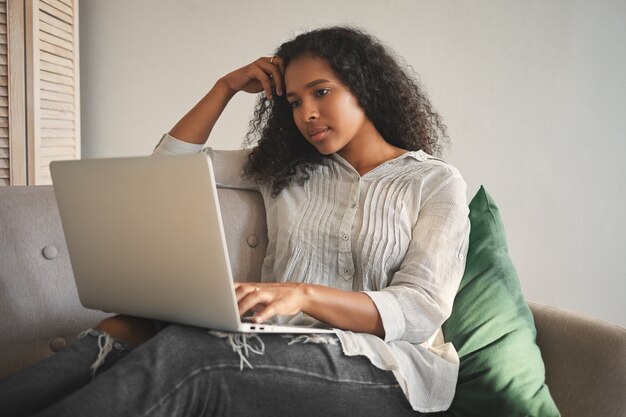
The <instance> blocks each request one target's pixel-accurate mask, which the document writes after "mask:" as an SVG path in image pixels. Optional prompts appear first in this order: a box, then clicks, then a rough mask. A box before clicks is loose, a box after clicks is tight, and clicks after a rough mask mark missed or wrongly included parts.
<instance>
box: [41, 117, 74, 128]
mask: <svg viewBox="0 0 626 417" xmlns="http://www.w3.org/2000/svg"><path fill="white" fill-rule="evenodd" d="M41 128H42V129H73V128H74V121H73V120H55V119H41Z"/></svg>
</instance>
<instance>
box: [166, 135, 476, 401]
mask: <svg viewBox="0 0 626 417" xmlns="http://www.w3.org/2000/svg"><path fill="white" fill-rule="evenodd" d="M200 151H203V152H205V153H206V154H207V155H208V156H210V157H211V159H212V162H213V166H214V170H215V175H216V181H217V182H218V184H220V185H222V186H225V187H232V188H244V189H253V190H257V191H259V192H260V193H261V195H262V196H263V201H264V203H265V209H266V213H267V229H268V238H269V242H268V247H267V253H266V256H265V260H264V263H263V268H262V274H261V277H260V279H261V281H279V282H288V281H297V282H305V283H311V284H318V285H326V286H329V287H334V288H338V289H342V290H353V291H362V292H364V293H365V294H367V295H368V296H369V297H370V298H371V299H372V300H373V301H374V303H375V305H376V307H377V308H378V312H379V314H380V316H381V318H382V323H383V327H384V329H385V340H382V339H380V338H378V337H376V336H373V335H369V334H361V333H354V332H350V331H338V332H337V335H338V337H339V340H340V341H341V345H342V348H343V351H344V353H345V354H346V355H348V356H354V355H364V356H366V357H368V358H369V359H370V361H371V363H372V364H373V365H374V366H376V367H378V368H380V369H384V370H388V371H391V372H393V373H394V375H395V377H396V379H397V380H398V383H399V384H400V386H401V387H402V389H403V391H404V393H405V395H406V396H407V399H408V400H409V402H410V403H411V405H412V407H413V409H415V410H417V411H421V412H435V411H441V410H445V409H447V408H448V407H449V406H450V404H451V402H452V399H453V397H454V392H455V388H456V381H457V376H458V366H459V359H458V355H457V353H456V350H455V349H454V347H453V346H452V344H450V343H444V340H443V335H442V334H441V329H440V327H441V325H442V324H443V322H444V321H445V320H446V319H447V318H448V317H449V315H450V313H451V311H452V303H453V301H454V296H455V294H456V291H457V289H458V286H459V283H460V281H461V277H462V275H463V271H464V269H465V256H466V255H467V246H468V237H469V230H470V224H469V219H468V214H469V209H468V205H467V200H466V184H465V181H464V180H463V177H462V176H461V175H460V173H459V171H458V170H457V169H455V168H454V167H452V166H450V165H449V164H447V163H445V162H443V161H441V160H439V159H436V158H434V157H432V156H430V155H428V154H427V153H425V152H423V151H414V152H408V153H405V154H404V155H401V156H399V157H397V158H395V159H393V160H390V161H387V162H385V163H383V164H382V165H380V166H378V167H377V168H375V169H374V170H372V171H369V172H367V173H366V174H365V175H362V176H361V175H359V173H358V172H357V171H356V170H355V169H354V168H353V167H352V166H351V165H350V164H349V163H348V162H347V161H346V160H344V159H343V158H341V157H340V156H339V155H337V154H333V155H330V157H328V158H326V159H325V160H324V163H323V164H322V165H320V166H319V167H318V168H317V169H316V170H315V171H313V172H311V174H310V179H309V180H308V181H307V182H306V183H305V184H304V185H302V186H300V185H298V184H295V183H292V184H290V185H289V186H288V187H287V188H285V189H284V190H283V191H282V192H281V193H280V194H279V195H278V196H277V197H275V198H273V197H271V195H270V194H271V187H269V186H267V185H258V184H256V183H255V182H254V181H253V180H251V179H243V178H242V177H241V172H242V167H243V164H244V162H245V161H246V160H247V156H248V153H249V150H237V151H216V150H213V149H211V148H204V149H203V145H196V144H190V143H187V142H183V141H180V140H177V139H175V138H173V137H171V136H169V135H164V136H163V138H162V139H161V141H160V142H159V144H158V145H157V147H156V148H155V150H154V153H155V154H159V155H172V154H183V153H195V152H200ZM277 321H279V322H280V323H281V324H304V323H306V324H308V325H311V324H312V323H311V322H312V321H313V322H314V321H315V320H314V319H312V318H311V317H308V316H305V315H304V314H302V313H301V314H298V315H296V316H291V317H282V320H281V319H280V318H279V319H278V320H277Z"/></svg>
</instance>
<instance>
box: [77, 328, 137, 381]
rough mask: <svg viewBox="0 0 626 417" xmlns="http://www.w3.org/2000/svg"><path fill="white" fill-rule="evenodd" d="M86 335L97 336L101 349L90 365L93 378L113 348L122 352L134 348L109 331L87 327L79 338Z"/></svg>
mask: <svg viewBox="0 0 626 417" xmlns="http://www.w3.org/2000/svg"><path fill="white" fill-rule="evenodd" d="M86 336H93V337H95V338H97V340H98V348H99V349H100V350H99V352H98V356H97V357H96V360H95V361H94V362H93V363H92V364H91V366H90V369H91V377H92V379H93V378H95V377H96V373H97V372H98V369H99V368H100V366H102V364H104V362H105V361H106V358H107V357H108V356H109V353H111V351H112V350H113V349H115V350H117V351H119V352H120V353H122V352H126V351H130V350H131V349H132V347H131V346H130V345H129V344H128V343H127V342H125V341H123V340H121V339H116V338H114V337H112V336H111V335H110V334H108V333H107V332H102V331H99V330H94V329H87V330H85V331H84V332H82V333H80V334H79V335H78V339H82V338H83V337H86Z"/></svg>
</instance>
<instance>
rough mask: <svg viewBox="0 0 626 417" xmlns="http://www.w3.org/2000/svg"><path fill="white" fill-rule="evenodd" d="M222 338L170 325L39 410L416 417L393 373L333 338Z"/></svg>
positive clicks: (57, 412)
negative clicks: (343, 348)
mask: <svg viewBox="0 0 626 417" xmlns="http://www.w3.org/2000/svg"><path fill="white" fill-rule="evenodd" d="M224 336H225V335H216V334H215V333H211V334H210V333H209V332H208V331H207V330H205V329H200V328H195V327H187V326H179V325H170V326H168V327H166V328H165V329H163V330H162V331H161V332H160V333H159V334H157V335H156V336H155V337H154V338H153V339H151V340H150V341H148V342H147V343H145V344H143V345H142V346H140V347H139V348H136V349H135V350H133V351H131V352H130V353H128V354H127V355H126V356H124V357H123V358H122V359H120V361H119V362H118V363H117V364H116V365H115V366H112V367H111V368H110V369H108V370H106V371H105V372H102V373H101V374H100V375H99V376H98V377H96V378H95V379H94V380H93V381H92V382H91V383H89V384H87V385H86V386H84V387H83V388H81V389H80V390H78V391H76V392H75V393H74V394H72V395H70V396H68V397H66V398H65V399H63V400H62V401H60V402H58V403H57V404H55V405H53V406H52V407H50V408H48V409H46V410H45V411H44V412H42V413H41V414H40V415H41V416H49V415H50V416H52V415H79V414H80V415H94V416H95V415H100V414H102V415H105V414H106V415H111V414H115V415H133V416H136V415H151V416H157V415H164V416H165V415H167V416H171V415H192V416H203V415H210V416H218V415H247V414H251V413H254V415H257V416H263V415H267V416H270V415H272V416H275V415H290V414H295V413H297V414H298V415H299V416H307V415H319V414H322V413H323V414H329V415H347V414H353V413H357V414H359V415H381V414H382V415H385V414H390V415H394V416H396V415H398V416H399V415H419V413H413V412H412V410H411V408H410V406H409V404H408V401H407V400H406V398H405V397H404V394H403V392H402V390H401V389H400V387H399V386H398V384H397V381H396V380H395V377H394V376H393V374H392V373H391V372H386V371H382V370H379V369H377V368H375V367H374V366H372V365H371V363H370V362H369V361H368V359H367V358H365V357H361V356H356V357H346V356H344V355H343V353H342V351H341V346H340V344H339V343H338V342H337V341H336V340H335V343H328V341H329V340H328V338H327V337H326V336H324V338H319V339H318V340H317V342H318V343H312V342H309V343H302V340H301V339H302V338H298V337H296V338H289V337H286V336H284V335H271V334H265V335H258V336H257V335H253V336H248V337H247V338H246V339H247V341H246V343H245V344H243V343H241V342H242V340H243V338H242V337H241V336H239V338H238V340H237V341H233V340H232V336H231V338H230V339H229V338H228V337H224ZM320 341H322V342H323V341H326V343H319V342H320ZM233 342H235V343H233ZM237 342H239V343H237ZM331 342H332V341H331ZM233 347H236V348H237V349H239V350H241V351H242V353H243V357H244V358H245V359H242V358H241V357H240V355H238V354H237V352H236V351H235V350H234V349H233ZM262 347H264V352H263V353H262V354H256V353H253V352H252V351H253V350H254V351H260V350H262ZM246 350H248V355H247V356H246V355H245V351H246ZM242 360H243V361H244V362H242ZM245 361H248V362H249V365H250V366H251V368H250V367H249V366H247V364H246V363H245ZM242 365H243V366H242Z"/></svg>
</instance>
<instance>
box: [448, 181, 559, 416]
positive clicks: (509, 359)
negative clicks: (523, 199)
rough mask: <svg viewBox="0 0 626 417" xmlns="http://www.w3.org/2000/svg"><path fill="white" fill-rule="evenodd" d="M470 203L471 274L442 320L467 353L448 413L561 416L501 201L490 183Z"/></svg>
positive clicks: (461, 351)
mask: <svg viewBox="0 0 626 417" xmlns="http://www.w3.org/2000/svg"><path fill="white" fill-rule="evenodd" d="M469 207H470V214H469V217H470V221H471V225H472V226H471V227H472V228H471V232H470V242H469V251H468V254H467V259H466V262H467V264H466V269H465V274H464V276H463V279H462V281H461V285H460V288H459V291H458V293H457V295H456V298H455V300H454V306H453V310H452V315H451V316H450V318H449V319H448V320H447V321H446V322H445V323H444V325H443V332H444V335H445V338H446V341H450V342H452V343H453V344H454V346H455V347H456V349H457V350H458V353H459V357H460V360H461V365H460V371H459V380H458V384H457V392H456V395H455V397H454V401H453V403H452V406H451V408H450V409H449V410H448V411H447V413H446V415H451V416H486V415H501V416H542V417H549V416H558V415H559V411H558V410H557V408H556V405H555V404H554V401H553V400H552V397H551V396H550V392H549V390H548V387H547V386H546V384H545V368H544V364H543V361H542V358H541V352H540V351H539V348H538V347H537V344H536V343H535V336H536V330H535V325H534V322H533V316H532V314H531V312H530V309H529V308H528V305H527V304H526V301H525V300H524V297H523V296H522V292H521V289H520V284H519V281H518V277H517V273H516V271H515V268H514V266H513V263H512V261H511V259H510V257H509V255H508V249H507V244H506V238H505V234H504V227H503V223H502V219H501V217H500V213H499V211H498V208H497V207H496V204H495V202H494V201H493V199H492V198H491V197H490V196H489V195H488V194H487V192H486V191H485V189H484V188H483V187H481V188H480V189H479V190H478V193H477V194H476V196H475V197H474V198H473V199H472V201H471V203H470V205H469Z"/></svg>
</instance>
